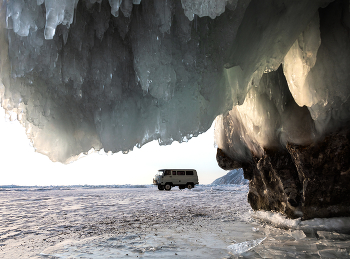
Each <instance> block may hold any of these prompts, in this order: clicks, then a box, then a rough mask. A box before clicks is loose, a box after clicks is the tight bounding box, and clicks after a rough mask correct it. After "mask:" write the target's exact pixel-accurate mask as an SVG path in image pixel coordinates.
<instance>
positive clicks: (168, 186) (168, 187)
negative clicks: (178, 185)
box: [164, 183, 171, 191]
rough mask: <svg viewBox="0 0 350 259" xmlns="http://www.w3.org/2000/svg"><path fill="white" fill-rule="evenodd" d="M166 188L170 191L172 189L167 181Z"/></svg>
mask: <svg viewBox="0 0 350 259" xmlns="http://www.w3.org/2000/svg"><path fill="white" fill-rule="evenodd" d="M164 188H165V190H166V191H170V190H171V185H170V184H168V183H167V184H165V186H164Z"/></svg>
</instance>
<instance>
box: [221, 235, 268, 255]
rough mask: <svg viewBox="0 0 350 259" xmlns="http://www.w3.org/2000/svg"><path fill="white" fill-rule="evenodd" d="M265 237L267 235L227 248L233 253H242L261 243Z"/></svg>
mask: <svg viewBox="0 0 350 259" xmlns="http://www.w3.org/2000/svg"><path fill="white" fill-rule="evenodd" d="M265 239H266V237H264V238H259V239H255V240H250V241H245V242H242V243H238V244H233V245H229V246H228V247H227V249H229V252H230V253H231V254H242V253H244V252H247V251H249V250H251V249H253V248H254V247H256V246H258V245H260V244H261V242H262V241H264V240H265Z"/></svg>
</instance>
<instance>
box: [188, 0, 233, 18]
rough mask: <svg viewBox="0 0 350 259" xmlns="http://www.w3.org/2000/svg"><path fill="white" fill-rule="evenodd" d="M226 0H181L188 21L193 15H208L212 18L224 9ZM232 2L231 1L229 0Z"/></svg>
mask: <svg viewBox="0 0 350 259" xmlns="http://www.w3.org/2000/svg"><path fill="white" fill-rule="evenodd" d="M227 2H228V0H181V3H182V7H183V9H184V11H185V14H186V16H187V17H188V19H189V20H190V21H192V20H193V18H194V15H195V14H196V15H198V16H199V17H203V16H209V17H210V18H212V19H214V18H215V17H216V16H219V15H220V14H222V13H223V12H224V11H225V6H226V3H227ZM230 2H232V1H230Z"/></svg>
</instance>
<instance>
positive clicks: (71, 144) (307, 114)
mask: <svg viewBox="0 0 350 259" xmlns="http://www.w3.org/2000/svg"><path fill="white" fill-rule="evenodd" d="M330 2H332V1H330V0H293V1H290V0H264V1H261V0H142V1H141V0H109V1H106V0H97V1H96V0H80V1H78V0H61V1H56V0H27V1H25V0H7V1H5V0H4V1H3V3H2V7H1V17H0V19H1V21H0V24H1V28H0V41H1V43H0V44H1V45H0V46H1V49H0V61H1V64H0V65H1V86H0V97H1V101H2V106H3V107H4V108H5V109H6V110H8V111H12V112H15V113H17V114H18V119H19V120H21V122H22V123H23V124H24V126H25V127H26V130H27V134H28V136H29V137H30V138H31V139H32V141H33V143H34V146H35V148H36V150H37V151H38V152H40V153H43V154H46V155H47V156H49V157H50V159H52V160H53V161H60V162H64V163H66V162H69V161H72V160H74V159H76V157H77V156H78V155H79V154H80V153H82V152H83V153H85V152H88V151H89V150H90V149H91V148H94V149H95V150H99V149H102V148H103V149H104V150H105V151H112V152H118V151H124V152H127V151H129V150H131V149H132V148H133V147H134V146H142V145H143V144H145V143H147V142H149V141H152V140H154V139H158V140H159V142H160V144H170V143H171V142H172V141H175V140H176V141H185V140H187V139H189V138H191V137H193V136H196V135H198V134H200V133H202V132H204V131H206V130H207V129H208V128H209V127H210V125H211V123H212V121H213V120H214V119H215V118H216V117H217V116H218V115H220V116H219V117H218V119H217V123H216V143H217V145H218V146H219V147H220V148H221V149H223V150H224V151H225V152H226V153H227V154H229V155H231V156H233V157H235V158H236V159H241V160H244V159H245V158H247V157H249V156H250V155H251V151H253V153H255V154H256V155H259V154H260V153H261V152H262V150H263V148H265V147H275V146H280V145H281V144H282V145H284V144H285V143H286V142H291V143H296V144H304V143H310V142H313V141H315V140H317V138H319V137H320V136H322V135H323V134H324V133H325V132H327V131H331V130H334V129H335V128H338V127H341V126H342V125H344V124H345V123H347V122H348V121H349V117H350V111H349V108H350V106H349V96H350V88H349V82H350V73H348V71H349V66H350V64H349V62H350V57H349V56H350V46H349V44H350V41H349V31H350V16H349V9H350V5H349V1H348V0H344V1H341V0H338V1H336V2H333V3H331V4H330V5H329V3H330ZM325 7H327V12H326V11H324V10H325Z"/></svg>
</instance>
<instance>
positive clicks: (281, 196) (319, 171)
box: [220, 127, 350, 220]
mask: <svg viewBox="0 0 350 259" xmlns="http://www.w3.org/2000/svg"><path fill="white" fill-rule="evenodd" d="M349 140H350V130H349V128H348V127H347V128H345V129H343V130H341V131H338V132H336V133H331V134H329V135H328V136H327V137H325V138H324V139H322V140H320V141H319V142H317V143H314V144H310V145H308V146H301V145H293V144H287V150H281V149H279V150H268V149H266V150H265V153H264V155H263V157H261V158H257V157H253V159H252V160H251V162H250V163H245V164H243V170H244V176H245V178H246V179H249V180H250V181H249V193H248V202H249V203H250V205H251V206H252V208H253V209H254V210H261V209H262V210H272V211H276V212H281V213H283V214H285V215H286V216H288V217H289V218H296V217H300V216H302V219H305V220H306V219H311V218H315V217H317V218H324V217H340V216H350V188H349V186H350V144H349V143H350V142H349ZM220 152H221V153H223V151H222V150H221V151H220ZM221 157H224V156H223V155H222V154H221ZM231 161H233V160H232V159H231ZM231 164H232V162H231ZM247 176H248V177H249V178H248V177H247Z"/></svg>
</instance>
